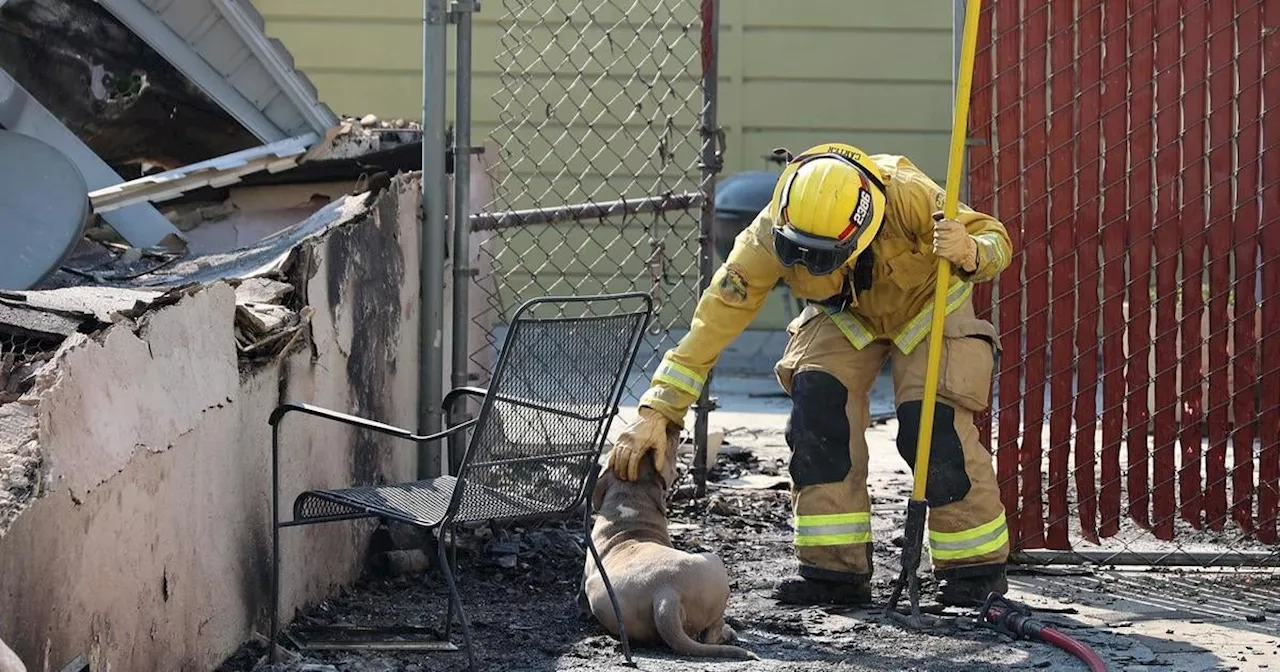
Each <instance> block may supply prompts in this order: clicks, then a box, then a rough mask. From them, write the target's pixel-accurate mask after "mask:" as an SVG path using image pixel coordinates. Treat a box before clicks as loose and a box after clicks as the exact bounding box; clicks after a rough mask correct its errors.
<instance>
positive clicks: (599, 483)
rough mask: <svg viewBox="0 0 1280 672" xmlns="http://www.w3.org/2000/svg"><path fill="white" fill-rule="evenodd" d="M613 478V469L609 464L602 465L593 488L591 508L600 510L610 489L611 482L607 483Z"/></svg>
mask: <svg viewBox="0 0 1280 672" xmlns="http://www.w3.org/2000/svg"><path fill="white" fill-rule="evenodd" d="M611 478H613V470H612V469H610V468H609V467H608V466H604V467H600V475H599V476H596V486H595V487H594V488H592V490H591V510H592V511H599V510H600V507H601V506H603V505H604V495H605V493H606V492H608V490H609V484H608V483H606V481H608V480H609V479H611Z"/></svg>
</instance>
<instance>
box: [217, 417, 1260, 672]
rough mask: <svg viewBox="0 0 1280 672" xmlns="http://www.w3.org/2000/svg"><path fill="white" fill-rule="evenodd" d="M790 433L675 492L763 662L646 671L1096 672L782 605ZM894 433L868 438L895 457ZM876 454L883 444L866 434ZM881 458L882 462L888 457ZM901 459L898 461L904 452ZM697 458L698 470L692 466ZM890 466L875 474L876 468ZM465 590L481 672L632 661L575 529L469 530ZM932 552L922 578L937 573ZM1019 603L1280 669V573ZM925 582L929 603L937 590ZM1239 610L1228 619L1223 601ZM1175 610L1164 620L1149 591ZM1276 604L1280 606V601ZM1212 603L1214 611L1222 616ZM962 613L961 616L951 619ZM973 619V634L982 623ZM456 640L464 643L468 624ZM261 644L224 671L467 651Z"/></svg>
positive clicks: (1020, 591)
mask: <svg viewBox="0 0 1280 672" xmlns="http://www.w3.org/2000/svg"><path fill="white" fill-rule="evenodd" d="M780 427H781V425H780V423H779V425H778V429H768V428H766V429H757V430H753V431H749V432H743V433H733V432H730V435H729V436H728V437H727V440H726V447H725V448H724V449H723V450H722V451H721V454H720V456H719V459H718V462H717V466H716V469H715V470H714V471H713V473H712V480H711V482H710V483H709V489H708V493H707V496H706V497H704V498H694V497H692V486H691V484H690V483H689V478H688V476H687V475H682V479H681V482H679V483H678V484H677V487H676V488H674V489H673V492H672V495H671V501H670V510H669V518H670V522H671V530H672V535H673V538H674V540H675V544H676V546H677V547H678V548H681V549H683V550H687V551H712V552H715V553H717V554H718V555H719V556H720V557H721V558H723V559H724V561H725V564H726V565H727V567H728V569H729V575H730V578H731V581H732V588H733V595H732V597H731V599H730V602H729V607H728V611H727V621H728V622H729V624H730V625H732V626H733V627H734V628H735V629H736V630H737V631H738V633H739V638H740V641H739V643H740V644H741V645H742V646H744V647H746V648H748V649H750V650H752V651H754V652H755V653H756V654H757V655H759V656H760V660H758V661H745V662H744V661H728V660H716V659H691V658H680V657H676V656H674V655H673V654H671V653H670V652H669V651H667V650H665V649H660V648H638V649H636V650H635V651H634V658H635V661H636V663H637V664H638V667H639V669H641V670H651V671H654V672H666V671H668V670H716V671H722V670H723V671H725V672H738V671H742V672H748V671H751V672H754V671H765V670H768V671H779V672H781V671H791V670H894V671H897V672H905V671H907V670H976V671H981V670H1017V669H1026V670H1034V669H1053V670H1073V669H1075V670H1083V669H1085V667H1084V666H1083V665H1082V664H1080V663H1078V662H1076V661H1075V660H1074V659H1073V658H1070V657H1069V656H1067V655H1066V654H1064V653H1062V652H1061V651H1059V650H1057V649H1054V648H1052V647H1049V646H1047V645H1044V644H1039V643H1033V642H1028V641H1025V640H1023V641H1014V640H1012V639H1009V638H1007V637H1004V636H1002V635H999V634H996V633H993V632H990V631H987V630H980V629H975V628H972V627H953V628H951V629H948V630H943V631H938V632H934V633H919V632H909V631H906V630H904V629H902V628H901V627H899V626H897V625H895V624H893V623H892V622H890V621H889V619H887V618H886V617H885V615H884V613H883V611H882V610H881V609H878V608H870V609H841V608H803V607H789V606H785V605H780V604H778V603H777V602H775V601H774V600H772V599H770V598H769V593H770V590H771V588H772V586H773V584H774V583H775V582H776V581H777V580H778V579H780V578H781V577H784V576H786V575H788V574H789V573H791V572H793V571H794V566H795V565H794V560H793V558H792V551H791V544H790V539H791V532H790V530H791V526H790V503H789V498H788V495H787V491H786V481H785V476H786V448H785V444H784V442H783V439H782V436H781V432H780ZM895 431H896V429H895V428H893V427H892V423H889V425H888V426H885V425H881V426H879V427H875V428H872V430H871V434H872V435H874V434H876V433H877V432H879V433H882V434H885V435H886V437H887V438H886V437H879V439H880V440H881V441H880V442H881V443H884V444H885V446H887V448H885V450H888V451H892V447H891V445H892V444H891V441H892V436H893V433H894V432H895ZM869 440H871V441H872V444H873V451H876V447H875V445H876V437H875V436H869ZM881 452H883V451H881ZM893 457H894V458H895V459H896V455H894V456H893ZM882 458H883V459H876V458H873V468H872V482H873V507H874V509H875V522H874V528H875V536H876V542H875V562H876V579H875V596H876V605H877V606H880V605H883V604H884V603H885V601H886V600H887V599H888V596H889V592H890V589H891V586H890V582H891V581H892V579H893V578H894V577H895V576H896V574H897V571H898V569H899V556H898V549H897V547H896V543H898V534H899V533H898V529H899V526H900V525H901V520H902V515H903V507H904V504H905V501H906V496H907V494H908V493H909V488H910V482H909V474H908V472H907V471H906V470H905V469H904V468H902V465H901V464H900V462H899V463H895V462H893V460H891V459H889V458H886V457H883V456H882ZM685 461H686V462H687V458H686V460H685ZM877 465H879V468H877ZM460 537H461V538H460V547H459V552H458V562H459V565H460V566H461V577H460V581H461V593H462V599H463V602H464V604H465V605H466V607H467V610H468V615H469V616H470V618H471V623H472V627H473V632H474V635H475V638H476V642H475V644H476V655H477V663H478V665H479V667H480V668H481V669H486V670H513V671H514V670H528V671H541V670H574V671H576V670H583V671H585V670H624V669H628V668H626V667H624V666H623V662H624V661H623V658H622V654H621V649H620V647H619V646H618V643H617V641H616V640H615V639H613V638H612V637H610V636H609V635H607V634H606V633H605V632H604V630H603V629H602V628H601V627H600V626H599V625H597V624H596V622H595V621H594V619H592V618H591V617H590V616H583V615H582V614H581V613H580V612H579V608H578V605H577V601H576V597H577V591H578V582H579V581H580V577H581V571H582V566H583V559H584V557H585V555H584V554H585V547H584V546H583V543H582V528H581V522H580V521H570V522H564V523H554V524H544V525H539V526H532V527H520V526H508V527H501V528H491V527H487V526H486V527H481V528H476V529H472V530H468V531H466V532H465V533H464V534H462V535H460ZM927 562H928V561H927V557H926V560H925V567H922V573H923V574H924V575H925V576H927V575H928V568H927ZM1010 581H1011V584H1012V585H1013V590H1012V592H1011V596H1012V597H1015V598H1017V599H1022V600H1026V601H1027V602H1029V603H1030V604H1031V605H1032V606H1033V607H1034V608H1036V609H1037V612H1038V615H1039V616H1040V617H1041V618H1043V619H1044V620H1045V621H1046V622H1048V623H1049V624H1050V625H1053V626H1054V627H1058V628H1060V629H1062V630H1063V631H1066V632H1068V633H1070V634H1072V635H1073V636H1075V637H1077V638H1079V639H1080V640H1082V641H1084V642H1086V643H1087V644H1089V645H1091V646H1093V647H1094V648H1095V650H1097V651H1098V652H1099V653H1100V654H1102V655H1103V657H1104V658H1106V659H1107V660H1108V661H1109V663H1110V664H1111V666H1112V669H1116V670H1126V671H1129V672H1139V671H1146V670H1179V671H1181V670H1186V671H1193V670H1194V671H1199V670H1254V669H1264V670H1265V669H1280V635H1278V634H1277V631H1278V630H1280V627H1278V626H1277V625H1276V624H1277V622H1280V613H1277V610H1276V606H1277V605H1280V578H1278V577H1277V576H1276V575H1275V574H1274V573H1233V574H1229V575H1225V576H1221V575H1207V576H1199V577H1194V578H1193V577H1188V576H1185V575H1176V576H1175V575H1170V574H1167V573H1153V572H1136V573H1133V572H1112V571H1110V570H1108V569H1107V568H1066V569H1065V570H1053V569H1044V570H1036V571H1034V572H1030V571H1025V570H1024V571H1021V572H1020V571H1018V570H1017V569H1013V570H1011V577H1010ZM932 588H933V585H932V582H931V580H929V579H926V580H925V582H924V592H925V595H926V596H930V595H931V593H932ZM1224 593H1225V594H1227V595H1228V596H1229V597H1230V596H1231V595H1234V596H1235V598H1236V599H1234V600H1233V601H1230V602H1229V603H1227V604H1226V605H1225V606H1224V605H1223V604H1218V601H1219V597H1218V596H1220V595H1223V594H1224ZM1151 595H1162V596H1164V597H1163V599H1164V600H1165V602H1167V603H1168V604H1160V605H1156V606H1155V607H1153V606H1152V605H1151V602H1152V600H1151V599H1148V597H1147V596H1151ZM1272 597H1274V598H1275V599H1274V600H1272V599H1271V598H1272ZM446 604H447V590H446V588H445V586H444V584H443V581H442V580H441V579H440V577H439V574H438V572H436V571H435V570H434V569H432V570H431V571H427V572H423V573H413V574H405V575H400V576H394V577H386V576H378V575H377V574H376V572H375V573H372V574H371V575H369V576H368V577H367V578H366V579H364V580H362V581H361V582H359V583H357V584H356V585H355V586H353V587H352V589H351V590H350V591H349V592H347V593H345V594H342V595H338V596H335V597H333V598H332V599H329V600H326V601H325V602H323V603H321V604H319V605H315V606H314V607H312V608H310V609H309V610H307V611H306V612H304V613H301V614H299V615H298V616H297V618H296V620H295V623H302V624H331V623H342V624H351V625H370V624H393V623H395V624H422V625H432V626H434V625H438V624H439V619H440V617H441V615H442V614H443V610H444V609H445V606H446ZM1209 607H1213V608H1209ZM955 613H957V614H963V612H955ZM967 616H968V618H966V619H965V622H964V623H962V624H961V625H962V626H968V623H969V621H971V618H972V616H971V615H967ZM453 641H454V642H455V643H459V644H460V643H461V641H462V640H461V633H460V632H457V631H456V629H455V634H454V636H453ZM264 654H265V647H264V645H263V644H262V643H261V640H260V639H259V640H255V641H251V642H249V643H246V644H245V645H244V646H243V647H242V648H241V649H240V650H239V651H237V652H236V654H235V655H234V656H232V657H231V658H230V659H228V660H227V661H226V662H225V663H224V664H223V665H222V666H221V667H220V668H218V669H219V671H220V672H249V671H251V670H252V671H253V672H264V671H267V670H270V671H271V672H338V671H341V672H375V671H378V672H380V671H390V670H405V671H409V672H426V671H431V672H435V671H443V670H463V669H466V657H465V655H463V654H461V653H431V654H423V653H406V652H357V651H341V652H338V651H334V652H329V651H312V652H304V654H303V655H302V656H300V657H297V658H295V659H293V660H290V661H287V662H285V663H282V664H278V665H276V666H274V667H273V666H270V665H268V664H267V663H266V662H265V660H264Z"/></svg>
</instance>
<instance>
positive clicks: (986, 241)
mask: <svg viewBox="0 0 1280 672" xmlns="http://www.w3.org/2000/svg"><path fill="white" fill-rule="evenodd" d="M778 151H779V152H785V150H778ZM786 158H787V159H788V163H787V165H786V167H785V169H784V170H783V172H782V174H781V176H780V177H779V179H778V182H777V184H776V186H775V188H774V193H773V197H772V199H771V201H770V202H769V205H768V206H767V207H766V208H765V209H764V210H763V211H762V212H761V213H760V214H759V215H758V216H757V217H756V219H755V220H754V221H753V222H752V223H751V225H750V226H748V227H747V228H746V229H744V230H743V231H742V232H741V233H740V234H739V235H738V236H737V238H736V239H735V241H734V245H733V249H732V251H731V252H730V254H729V257H728V259H726V260H725V262H724V264H723V265H721V266H720V268H719V269H718V270H717V272H716V274H715V275H714V276H713V278H712V280H711V284H710V286H709V287H708V288H707V291H706V292H705V293H703V295H702V297H701V298H700V300H699V301H698V306H697V309H696V311H695V312H694V316H693V322H692V324H691V326H690V329H689V333H688V334H687V335H686V336H685V337H684V338H683V339H681V340H680V342H679V344H677V345H676V346H675V347H674V348H672V349H671V350H669V351H667V353H666V354H665V355H664V357H663V359H662V363H661V364H660V365H659V367H658V370H657V372H656V374H655V375H654V377H653V381H652V386H651V387H650V388H649V390H648V391H647V392H646V393H645V394H644V396H643V397H642V398H641V400H640V409H639V418H638V419H637V420H636V421H635V422H633V423H632V424H631V425H630V426H628V427H627V428H626V430H625V431H624V432H623V433H622V434H621V436H620V437H619V439H618V441H617V443H616V444H615V446H614V449H613V451H612V453H611V454H610V458H609V460H610V468H611V469H613V470H614V473H615V474H616V475H617V477H618V478H621V479H624V480H631V479H634V478H635V475H636V470H637V468H638V465H639V462H640V460H641V458H643V457H644V455H645V454H647V453H648V452H649V451H654V459H655V460H657V461H658V465H659V468H661V466H662V465H663V464H664V463H665V461H666V460H667V459H668V455H669V454H670V455H674V451H670V450H669V449H668V443H669V442H670V441H671V440H672V437H673V436H675V435H676V434H677V433H678V431H679V429H680V428H682V427H683V423H684V418H685V413H686V411H687V409H688V408H689V406H690V405H692V403H693V402H694V401H696V400H697V398H698V396H699V394H700V393H701V391H702V387H703V385H704V384H705V381H706V376H707V373H708V371H710V369H711V367H712V366H713V365H714V364H715V362H716V359H717V358H718V357H719V355H720V353H721V351H722V350H723V349H724V348H725V347H726V346H728V345H729V343H730V342H731V341H733V339H734V338H735V337H737V336H738V334H740V333H741V332H742V331H743V329H745V328H746V327H747V325H748V324H749V323H750V322H751V320H752V318H753V317H754V316H755V315H756V313H757V312H759V310H760V308H761V306H763V305H764V302H765V298H766V297H767V295H768V294H769V292H770V290H772V288H773V287H774V286H775V284H776V283H777V282H778V281H779V280H782V281H783V282H785V283H787V285H788V286H789V287H790V288H791V291H792V292H793V293H794V294H795V295H796V296H797V297H798V298H801V299H805V300H806V301H807V306H806V307H805V309H804V311H803V312H802V313H801V314H800V315H799V316H798V317H797V318H796V319H795V320H793V321H792V322H791V323H790V324H789V325H788V326H787V334H788V336H789V340H788V343H787V346H786V348H785V350H784V352H783V355H782V359H781V360H779V361H778V363H777V365H776V366H775V372H776V374H777V377H778V382H779V383H780V384H781V386H782V388H783V390H785V391H786V393H787V395H788V396H789V397H790V398H791V415H790V418H789V419H788V421H787V426H786V440H787V445H788V446H789V447H790V449H791V461H790V467H789V469H790V474H791V481H792V486H791V500H792V509H793V512H794V514H795V536H794V546H795V555H796V558H797V560H798V561H799V571H798V576H792V577H787V578H785V579H783V580H782V581H781V582H780V583H779V584H778V585H777V590H776V594H775V597H776V598H777V599H778V600H779V601H781V602H784V603H789V604H819V603H835V604H845V605H865V604H868V603H870V601H871V581H870V579H871V576H872V554H871V549H872V546H871V499H870V496H869V494H868V492H867V442H866V439H865V437H864V435H863V433H864V432H865V431H866V429H867V427H868V425H869V422H870V417H869V414H870V391H871V387H872V385H873V383H874V381H875V379H876V377H877V375H878V373H879V371H880V370H881V367H882V366H883V364H884V362H885V360H886V359H887V360H889V361H890V364H891V368H892V372H893V384H894V397H895V403H896V405H897V417H898V422H899V430H898V437H897V447H898V452H899V453H900V454H901V455H902V457H903V458H904V459H905V460H906V461H907V463H908V464H909V465H912V466H913V468H914V464H913V462H914V456H915V449H916V437H917V433H918V432H919V429H920V421H921V418H920V415H921V405H922V402H921V399H922V398H923V397H924V377H925V366H926V364H925V360H926V358H927V352H928V336H929V327H930V316H931V311H932V309H933V294H934V287H935V282H936V278H937V261H938V258H939V257H941V258H944V259H947V260H948V261H949V262H951V264H952V265H953V268H954V271H955V274H954V277H953V280H952V284H951V286H950V289H949V291H948V293H947V297H946V302H947V318H946V322H945V326H944V345H943V355H942V362H941V368H940V376H939V378H940V380H939V391H938V400H937V407H936V410H935V419H934V428H933V449H932V455H931V459H930V465H929V479H928V486H927V492H926V499H927V500H928V502H929V506H930V510H929V534H928V538H929V547H930V552H931V556H932V559H933V567H934V573H935V575H936V576H937V578H939V579H940V580H941V582H940V583H941V586H940V590H939V594H938V600H939V601H940V602H942V603H944V604H948V605H952V606H973V605H977V604H980V603H981V602H982V600H983V599H984V598H985V597H986V596H987V595H988V594H989V593H990V592H992V591H994V592H998V593H1004V592H1005V591H1006V590H1007V582H1006V579H1005V562H1006V559H1007V556H1008V552H1009V542H1008V539H1009V537H1008V531H1007V528H1006V524H1005V511H1004V507H1003V505H1002V504H1001V502H1000V497H999V492H998V490H997V488H996V479H995V472H994V470H993V469H992V465H991V455H990V453H989V452H988V451H987V449H986V448H985V447H984V446H983V445H982V443H981V441H980V439H979V436H978V429H977V427H976V426H975V424H974V420H973V417H974V414H975V413H979V412H981V411H983V410H985V409H986V407H987V405H988V403H989V401H990V400H989V394H990V388H991V376H992V368H993V363H994V356H995V352H996V350H997V348H998V339H997V335H996V331H995V328H994V327H993V326H992V325H991V323H989V322H987V321H984V320H981V319H978V318H977V317H976V315H975V313H974V308H973V303H972V300H971V293H972V290H973V284H974V283H977V282H985V281H989V280H992V279H993V278H995V277H996V276H997V275H999V273H1000V272H1001V271H1002V270H1004V268H1005V267H1006V266H1008V264H1009V259H1010V255H1011V253H1012V250H1011V245H1010V242H1009V237H1008V234H1007V233H1006V231H1005V229H1004V226H1003V225H1001V223H1000V222H999V221H997V220H996V219H994V218H993V217H991V216H989V215H986V214H983V213H980V212H975V211H974V210H972V209H970V208H968V207H967V206H964V205H961V206H960V210H959V214H958V216H957V218H956V219H955V220H948V219H944V218H943V217H942V213H941V210H942V204H943V198H944V192H943V190H942V188H941V187H939V186H938V184H937V183H935V182H934V181H933V180H931V179H930V178H929V177H928V176H927V175H925V174H924V173H923V172H922V171H921V170H920V169H919V168H917V167H916V166H915V165H914V164H913V163H912V162H911V161H910V160H909V159H907V158H906V157H903V156H894V155H867V154H865V153H863V152H862V151H861V150H859V149H857V148H856V147H852V146H850V145H845V144H840V143H830V144H823V145H818V146H816V147H812V148H810V149H808V150H806V151H804V152H803V153H801V154H800V155H799V156H794V157H793V156H791V155H789V154H788V155H787V156H786ZM660 446H661V447H663V449H661V450H655V449H656V448H658V447H660ZM671 459H674V458H671Z"/></svg>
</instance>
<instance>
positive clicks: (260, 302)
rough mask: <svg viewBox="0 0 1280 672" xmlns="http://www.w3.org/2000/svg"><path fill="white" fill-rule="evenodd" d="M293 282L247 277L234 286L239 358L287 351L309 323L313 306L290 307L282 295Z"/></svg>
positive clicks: (286, 294)
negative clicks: (285, 303)
mask: <svg viewBox="0 0 1280 672" xmlns="http://www.w3.org/2000/svg"><path fill="white" fill-rule="evenodd" d="M292 292H293V285H290V284H288V283H285V282H279V281H277V280H270V279H268V278H249V279H248V280H245V281H244V282H241V283H240V284H239V286H237V287H236V318H235V330H236V348H237V349H238V351H239V353H240V357H241V359H242V360H248V361H259V360H262V359H268V358H271V357H274V356H276V355H278V354H280V353H282V352H287V351H288V350H289V348H290V347H292V346H293V344H294V343H296V342H298V339H299V338H300V337H301V333H302V330H303V329H304V328H306V327H307V325H308V324H310V321H311V315H312V314H313V313H314V312H315V309H314V308H312V307H311V306H303V307H302V308H301V309H300V310H297V311H294V310H290V309H289V308H288V307H286V306H285V305H284V300H285V297H287V296H289V295H290V294H291V293H292Z"/></svg>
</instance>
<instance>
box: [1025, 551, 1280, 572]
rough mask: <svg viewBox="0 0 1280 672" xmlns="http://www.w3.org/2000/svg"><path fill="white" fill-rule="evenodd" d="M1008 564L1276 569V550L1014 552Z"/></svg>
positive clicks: (1279, 563)
mask: <svg viewBox="0 0 1280 672" xmlns="http://www.w3.org/2000/svg"><path fill="white" fill-rule="evenodd" d="M1009 561H1010V562H1012V563H1014V564H1019V565H1081V564H1084V563H1091V564H1095V565H1121V566H1125V565H1127V566H1140V567H1215V568H1216V567H1238V568H1244V567H1280V551H1270V552H1268V551H1222V552H1210V551H1199V552H1196V551H1178V552H1173V553H1161V552H1159V551H1155V552H1152V553H1139V552H1135V551H1041V550H1036V551H1016V552H1014V553H1012V554H1010V557H1009Z"/></svg>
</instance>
